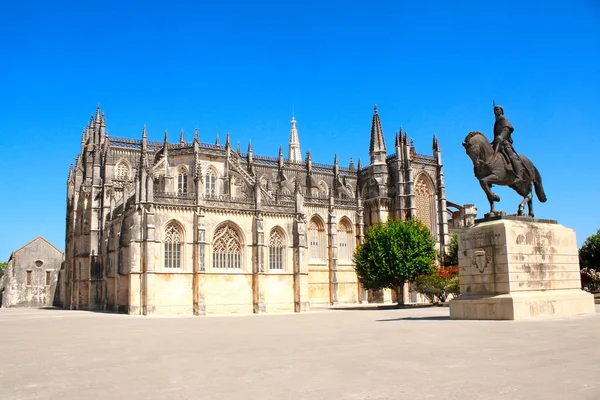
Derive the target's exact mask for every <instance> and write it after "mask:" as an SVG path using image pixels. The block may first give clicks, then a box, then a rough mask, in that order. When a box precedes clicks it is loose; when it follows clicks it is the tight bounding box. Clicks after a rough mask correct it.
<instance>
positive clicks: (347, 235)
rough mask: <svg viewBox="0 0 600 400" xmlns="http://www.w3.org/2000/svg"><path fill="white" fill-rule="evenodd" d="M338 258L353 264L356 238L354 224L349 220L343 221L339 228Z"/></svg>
mask: <svg viewBox="0 0 600 400" xmlns="http://www.w3.org/2000/svg"><path fill="white" fill-rule="evenodd" d="M337 238H338V258H339V260H340V261H343V262H344V263H350V262H352V255H353V253H354V237H353V236H352V224H351V223H350V221H348V220H347V219H345V218H344V219H342V220H341V221H340V223H339V224H338V226H337Z"/></svg>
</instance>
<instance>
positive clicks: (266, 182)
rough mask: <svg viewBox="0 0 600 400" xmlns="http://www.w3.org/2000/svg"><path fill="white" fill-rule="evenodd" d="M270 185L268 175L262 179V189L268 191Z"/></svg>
mask: <svg viewBox="0 0 600 400" xmlns="http://www.w3.org/2000/svg"><path fill="white" fill-rule="evenodd" d="M268 185H269V178H267V177H266V175H263V176H261V177H260V187H262V188H263V189H267V188H268Z"/></svg>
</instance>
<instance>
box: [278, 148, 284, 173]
mask: <svg viewBox="0 0 600 400" xmlns="http://www.w3.org/2000/svg"><path fill="white" fill-rule="evenodd" d="M278 165H279V169H281V168H283V146H282V145H279V162H278Z"/></svg>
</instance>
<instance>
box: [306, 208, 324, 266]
mask: <svg viewBox="0 0 600 400" xmlns="http://www.w3.org/2000/svg"><path fill="white" fill-rule="evenodd" d="M308 248H309V251H308V253H309V256H310V260H311V261H324V260H325V259H326V258H327V257H326V256H325V251H326V247H325V228H324V226H323V222H322V221H321V220H320V219H319V218H317V217H313V218H311V220H310V223H309V224H308Z"/></svg>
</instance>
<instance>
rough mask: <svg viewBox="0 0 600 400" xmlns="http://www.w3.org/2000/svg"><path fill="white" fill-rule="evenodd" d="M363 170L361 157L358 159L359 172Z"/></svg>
mask: <svg viewBox="0 0 600 400" xmlns="http://www.w3.org/2000/svg"><path fill="white" fill-rule="evenodd" d="M361 169H362V162H360V157H359V158H358V170H359V171H360V170H361Z"/></svg>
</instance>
